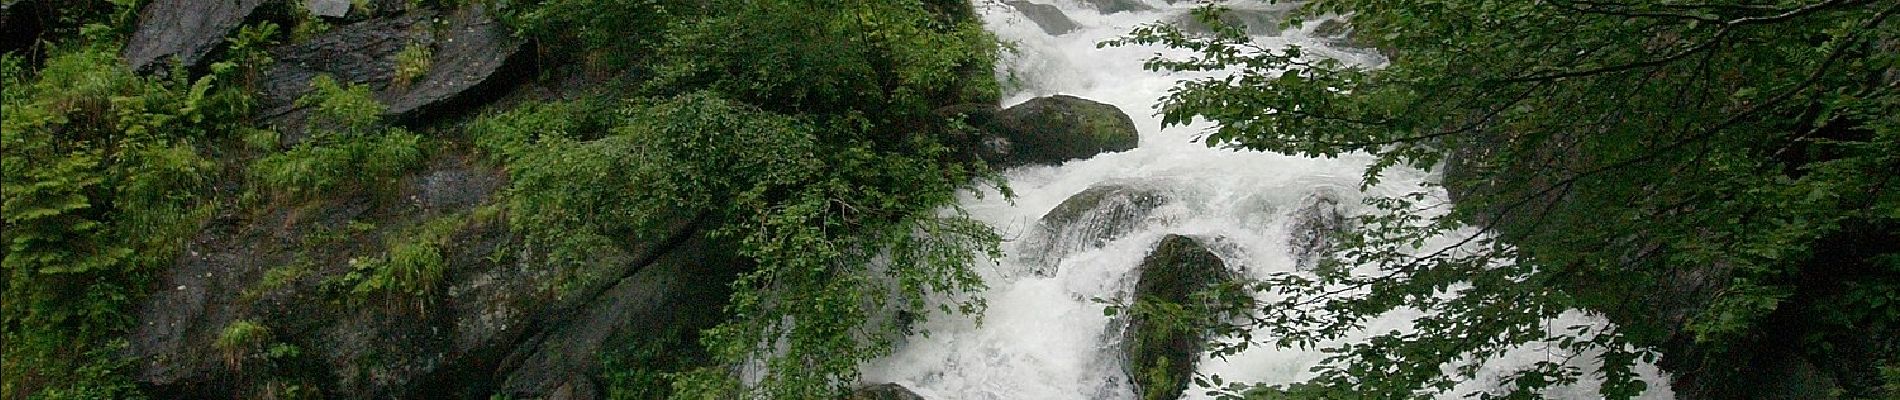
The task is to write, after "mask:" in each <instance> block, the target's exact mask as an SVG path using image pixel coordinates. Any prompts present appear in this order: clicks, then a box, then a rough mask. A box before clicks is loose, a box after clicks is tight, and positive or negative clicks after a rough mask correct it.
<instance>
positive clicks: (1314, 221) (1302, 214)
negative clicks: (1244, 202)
mask: <svg viewBox="0 0 1900 400" xmlns="http://www.w3.org/2000/svg"><path fill="white" fill-rule="evenodd" d="M1303 204H1304V205H1302V206H1300V209H1299V210H1296V211H1294V212H1293V226H1292V229H1291V232H1288V237H1287V248H1288V249H1291V250H1292V251H1293V262H1294V266H1295V268H1298V269H1299V270H1301V271H1311V270H1313V269H1314V268H1315V267H1317V266H1318V265H1319V261H1320V259H1321V258H1323V257H1325V256H1326V253H1327V252H1331V251H1332V250H1333V248H1334V246H1336V245H1337V244H1338V243H1337V242H1338V236H1339V235H1340V234H1342V233H1344V232H1345V231H1346V229H1348V228H1349V225H1347V223H1348V221H1347V219H1346V215H1345V214H1343V213H1341V212H1340V211H1339V198H1338V195H1335V194H1333V193H1329V192H1320V193H1314V194H1313V195H1310V196H1307V197H1306V200H1305V201H1304V202H1303Z"/></svg>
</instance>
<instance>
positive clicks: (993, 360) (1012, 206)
mask: <svg viewBox="0 0 1900 400" xmlns="http://www.w3.org/2000/svg"><path fill="white" fill-rule="evenodd" d="M1033 1H1034V2H1033V3H1031V2H1024V1H1021V0H1012V1H1010V2H1007V3H997V2H988V1H981V2H979V4H978V9H979V12H980V13H982V14H983V16H984V19H985V23H986V24H987V25H988V27H989V28H990V29H991V30H992V31H993V32H996V34H997V35H998V36H1000V37H1001V38H1002V39H1003V40H1005V41H1007V42H1010V43H1013V44H1014V48H1015V51H1014V52H1012V53H1010V54H1008V55H1006V56H1005V62H1004V64H1005V66H1004V68H1005V71H1003V73H1004V76H1005V80H1006V85H1008V86H1006V87H1007V88H1009V91H1010V92H1009V93H1007V94H1006V99H1005V101H1004V103H1005V104H1004V106H1008V105H1013V104H1016V103H1021V102H1023V101H1026V100H1028V99H1030V98H1034V97H1037V96H1045V95H1054V94H1068V95H1075V96H1079V97H1082V98H1086V99H1091V100H1095V101H1100V102H1104V103H1109V104H1113V105H1115V106H1117V107H1119V108H1121V109H1122V110H1123V111H1125V112H1127V113H1128V114H1129V116H1130V117H1132V118H1133V119H1134V121H1135V123H1136V125H1137V127H1138V129H1139V130H1140V134H1141V140H1140V147H1139V148H1137V149H1135V150H1131V151H1127V152H1120V153H1109V154H1102V155H1099V156H1096V157H1093V158H1090V159H1086V160H1076V161H1070V162H1067V163H1064V164H1061V165H1056V166H1029V167H1018V168H1014V169H1011V170H1009V171H1008V172H1007V173H1006V176H1007V178H1008V180H1009V185H1010V187H1011V189H1013V190H1014V192H1015V193H1016V195H1017V196H1016V197H1015V198H1014V199H1013V201H1011V200H1005V199H1003V198H1002V197H1001V196H997V195H994V194H990V195H985V196H980V197H978V196H972V197H970V198H968V199H966V200H965V201H964V206H965V207H966V209H967V210H968V211H969V212H970V213H971V214H972V215H973V216H974V217H976V218H978V219H980V220H983V221H986V222H988V223H989V224H991V225H992V226H993V227H995V228H996V229H997V230H998V231H999V232H1000V233H1002V234H1003V236H1004V238H1005V240H1006V241H1007V242H1005V243H1004V249H1005V250H1006V252H1007V253H1008V255H1007V256H1006V257H1005V258H1004V259H1002V260H997V261H998V263H999V264H1000V265H999V266H998V267H997V268H994V269H990V268H988V267H987V266H985V269H986V271H985V279H986V280H987V282H988V284H989V287H990V288H989V289H988V290H987V291H986V292H985V293H983V296H984V298H986V299H987V301H988V303H989V308H988V311H987V312H986V313H985V314H984V315H983V316H982V318H981V320H980V321H977V320H973V319H971V318H965V317H959V316H943V315H938V316H937V317H935V318H932V319H931V320H930V321H928V322H927V323H925V324H923V325H922V326H920V327H919V328H921V329H920V330H922V331H928V332H929V333H930V334H929V335H928V336H925V335H913V336H912V337H909V338H906V339H905V340H904V341H903V342H902V343H900V344H899V346H898V348H897V349H896V354H894V355H892V356H890V357H886V358H883V359H880V360H876V361H873V362H871V363H868V364H867V365H865V366H864V373H865V378H864V381H865V382H867V383H877V382H896V383H899V384H902V385H904V386H907V387H909V388H911V389H913V390H914V391H916V392H917V393H918V394H921V395H923V397H924V398H926V399H932V400H956V399H969V400H988V399H1048V400H1058V399H1133V398H1134V392H1133V388H1132V387H1131V386H1130V384H1129V383H1128V382H1127V377H1126V375H1125V373H1124V372H1123V371H1122V368H1121V363H1120V360H1119V358H1118V357H1119V356H1120V354H1119V352H1120V347H1119V343H1118V341H1119V340H1120V333H1119V331H1118V330H1119V327H1118V326H1117V325H1116V323H1115V321H1114V318H1112V317H1110V316H1107V315H1105V314H1104V312H1103V311H1104V310H1103V309H1104V307H1105V305H1104V304H1103V303H1102V302H1100V301H1098V299H1100V300H1107V301H1117V300H1120V299H1122V298H1123V297H1125V296H1127V294H1128V291H1129V290H1130V289H1131V288H1132V287H1133V286H1134V279H1135V278H1134V274H1133V273H1132V272H1134V270H1135V268H1136V266H1137V264H1139V263H1140V262H1141V260H1142V258H1143V257H1144V256H1145V255H1146V254H1147V252H1148V251H1149V250H1150V249H1153V248H1154V246H1155V244H1156V243H1157V242H1158V241H1159V240H1160V239H1161V238H1162V237H1163V236H1164V235H1168V234H1181V235H1189V236H1194V237H1200V238H1204V239H1206V240H1207V241H1209V242H1211V243H1212V245H1211V246H1210V247H1211V249H1212V250H1213V251H1214V252H1216V253H1217V254H1218V255H1219V256H1220V257H1221V258H1222V259H1223V260H1225V261H1226V262H1227V264H1229V265H1230V266H1235V267H1237V269H1238V270H1239V272H1241V273H1243V274H1248V275H1250V276H1254V277H1265V276H1267V274H1271V273H1276V272H1286V271H1293V270H1294V269H1295V268H1296V265H1297V264H1298V263H1299V261H1298V260H1297V258H1298V257H1296V256H1295V255H1294V249H1293V248H1292V247H1294V246H1291V245H1289V242H1297V241H1298V240H1299V238H1297V237H1295V235H1296V234H1295V233H1294V232H1293V231H1294V228H1293V226H1294V225H1296V222H1295V220H1296V218H1294V216H1295V215H1297V214H1299V213H1300V212H1301V210H1302V209H1303V208H1310V206H1311V205H1312V204H1314V200H1313V199H1314V198H1316V197H1329V198H1334V199H1333V200H1336V203H1337V204H1338V207H1339V208H1340V210H1339V211H1340V212H1342V213H1345V214H1352V213H1354V212H1356V211H1359V210H1360V209H1362V208H1364V206H1362V205H1360V204H1361V203H1360V200H1361V199H1362V198H1363V197H1364V196H1385V195H1397V194H1403V193H1410V192H1414V191H1418V190H1423V189H1424V186H1422V183H1423V182H1425V181H1426V180H1427V179H1430V178H1431V177H1430V174H1429V173H1428V172H1425V171H1415V170H1409V169H1405V168H1394V169H1392V170H1390V172H1388V174H1387V176H1386V177H1385V178H1384V179H1383V181H1382V182H1383V183H1382V184H1380V185H1378V186H1375V187H1372V188H1370V189H1369V190H1367V191H1365V192H1361V191H1360V190H1359V189H1358V186H1359V184H1360V176H1361V171H1362V168H1363V167H1364V166H1365V165H1367V164H1368V163H1369V162H1370V161H1371V160H1370V159H1369V157H1364V156H1356V155H1348V156H1344V157H1340V158H1337V159H1315V158H1302V157H1293V156H1284V155H1279V154H1271V153H1260V152H1242V151H1234V150H1226V149H1215V148H1209V147H1207V146H1206V145H1205V144H1203V143H1201V142H1199V141H1197V140H1195V139H1197V137H1198V135H1199V134H1201V132H1203V131H1205V130H1206V129H1207V128H1208V126H1183V127H1171V128H1168V129H1162V128H1161V123H1160V119H1159V118H1158V117H1157V116H1156V115H1155V113H1156V109H1155V104H1156V102H1157V100H1158V98H1160V97H1161V96H1162V95H1164V94H1166V93H1167V91H1168V89H1170V88H1171V87H1173V86H1174V85H1175V84H1176V82H1179V81H1181V80H1184V79H1192V78H1196V77H1200V76H1205V75H1195V74H1168V73H1159V72H1150V71H1145V70H1143V69H1142V67H1141V65H1142V62H1143V61H1144V60H1145V59H1146V58H1148V57H1150V56H1152V55H1155V54H1157V53H1161V54H1172V53H1175V52H1177V51H1175V50H1171V49H1165V48H1151V47H1149V48H1143V47H1125V48H1097V46H1096V43H1098V42H1101V41H1103V40H1106V39H1110V38H1114V37H1117V36H1120V35H1123V34H1125V33H1127V32H1128V31H1129V30H1131V29H1133V28H1135V27H1137V26H1138V25H1141V24H1144V23H1149V22H1154V21H1163V20H1169V21H1172V20H1181V19H1185V18H1188V17H1187V13H1188V11H1189V10H1191V9H1192V8H1193V7H1194V5H1195V4H1196V3H1198V2H1192V1H1179V2H1178V3H1181V4H1168V3H1166V2H1164V1H1161V0H1155V1H1151V2H1147V3H1142V2H1141V0H1086V1H1085V0H1033ZM1011 3H1014V4H1011ZM1103 5H1122V6H1127V5H1134V6H1135V7H1121V8H1138V9H1136V10H1129V11H1122V12H1115V13H1104V12H1103V11H1102V9H1103V8H1108V7H1104V6H1103ZM1051 6H1053V7H1051ZM1232 6H1234V7H1237V8H1246V9H1248V10H1249V11H1248V13H1247V14H1246V15H1248V16H1251V17H1252V18H1250V19H1253V20H1256V21H1262V20H1268V19H1271V18H1273V17H1274V16H1276V15H1284V12H1285V11H1286V10H1288V9H1289V8H1288V7H1289V6H1287V5H1284V4H1267V3H1265V2H1261V3H1246V2H1234V3H1233V4H1232ZM1140 8H1145V9H1140ZM1037 9H1039V10H1040V11H1037V13H1046V12H1048V11H1049V10H1051V9H1053V10H1059V11H1060V12H1061V14H1062V15H1063V16H1065V17H1066V19H1067V20H1068V21H1069V22H1072V24H1071V25H1068V26H1061V24H1059V23H1058V24H1056V25H1057V26H1054V27H1055V28H1070V29H1057V30H1058V31H1062V30H1066V31H1067V32H1066V33H1061V34H1056V35H1051V34H1049V33H1047V32H1045V30H1044V28H1043V27H1042V26H1039V25H1038V23H1037V22H1036V21H1034V20H1032V19H1031V16H1030V15H1029V14H1026V13H1024V11H1023V10H1037ZM1047 17H1048V15H1042V16H1038V18H1047ZM1058 22H1060V21H1058ZM1312 25H1315V24H1309V27H1307V28H1302V29H1294V30H1289V31H1286V32H1273V30H1272V29H1256V30H1255V31H1254V32H1253V33H1255V34H1258V35H1259V37H1258V40H1259V41H1260V42H1261V43H1263V44H1266V45H1269V46H1276V45H1285V44H1288V43H1298V44H1301V45H1302V46H1303V47H1307V48H1309V49H1312V50H1313V51H1321V52H1326V54H1329V55H1331V56H1334V57H1339V58H1342V59H1345V60H1348V61H1350V62H1360V63H1373V62H1379V61H1380V60H1378V59H1377V57H1378V56H1377V55H1376V54H1374V53H1372V52H1368V51H1359V50H1351V49H1337V48H1333V47H1329V46H1328V45H1327V43H1328V42H1327V41H1326V40H1323V39H1319V38H1313V37H1310V36H1317V35H1312V34H1310V32H1312V31H1314V29H1315V28H1313V27H1312ZM1100 186H1118V187H1126V188H1137V189H1129V190H1135V191H1139V192H1140V194H1139V195H1137V196H1136V197H1134V198H1133V200H1128V201H1126V202H1125V203H1127V204H1124V205H1123V206H1120V207H1109V208H1113V209H1114V210H1111V211H1112V212H1113V213H1118V214H1117V215H1107V216H1103V215H1094V216H1086V217H1087V218H1092V219H1091V221H1092V222H1091V224H1098V225H1099V224H1116V226H1108V227H1103V226H1096V225H1091V226H1090V227H1088V228H1089V229H1092V230H1095V231H1112V232H1113V233H1115V235H1114V236H1113V237H1111V238H1109V239H1107V240H1103V241H1100V243H1082V242H1077V241H1076V240H1077V239H1074V238H1072V237H1073V236H1076V235H1071V234H1065V233H1062V232H1052V231H1049V230H1048V229H1046V227H1039V226H1038V220H1040V219H1041V218H1042V217H1043V216H1044V214H1045V213H1048V212H1049V211H1051V210H1052V209H1055V208H1056V207H1057V206H1058V205H1059V204H1061V203H1063V202H1064V201H1065V200H1067V199H1069V198H1070V197H1071V196H1073V195H1076V194H1078V193H1082V192H1084V191H1086V190H1089V189H1090V188H1093V187H1100ZM1155 199H1160V200H1155ZM1130 204H1132V205H1130ZM1135 205H1138V206H1135ZM1123 214H1125V215H1123ZM1108 217H1114V218H1113V219H1115V221H1106V222H1104V221H1103V220H1102V219H1101V218H1108ZM1052 251H1054V252H1057V253H1060V254H1051V252H1052ZM1026 271H1031V272H1033V273H1029V272H1026ZM1572 314H1576V315H1567V316H1565V317H1564V318H1562V320H1563V321H1561V323H1566V324H1576V323H1595V324H1602V323H1603V322H1602V321H1600V320H1597V319H1591V318H1586V317H1584V316H1583V315H1582V314H1581V313H1572ZM1403 321H1404V318H1400V317H1393V318H1383V319H1380V320H1378V321H1375V323H1374V326H1373V327H1372V328H1373V329H1378V330H1389V329H1404V324H1403ZM1518 353H1522V354H1510V355H1507V356H1506V357H1504V359H1502V360H1499V361H1497V362H1496V363H1494V364H1497V367H1496V368H1493V367H1489V366H1488V367H1487V371H1501V370H1502V368H1505V367H1509V366H1511V365H1522V363H1524V362H1529V361H1531V360H1533V359H1534V360H1543V359H1544V357H1546V356H1547V355H1546V353H1543V352H1540V351H1537V350H1536V349H1524V351H1521V352H1518ZM1321 358H1322V354H1320V353H1318V352H1315V351H1296V350H1282V349H1273V348H1262V347H1256V348H1253V349H1250V350H1248V351H1247V352H1244V353H1241V354H1238V355H1236V356H1233V357H1229V358H1227V359H1205V358H1204V359H1203V360H1202V361H1201V363H1200V364H1199V366H1198V368H1199V371H1200V372H1202V373H1213V374H1219V375H1220V376H1222V377H1223V378H1225V379H1226V380H1228V381H1243V382H1264V383H1288V382H1294V381H1299V380H1304V379H1307V378H1310V377H1311V376H1312V373H1311V372H1308V369H1309V368H1310V367H1312V366H1313V365H1315V364H1317V363H1318V362H1319V360H1320V359H1321ZM1582 359H1587V357H1579V360H1582ZM1639 368H1640V370H1642V371H1644V375H1646V379H1647V380H1648V381H1649V382H1650V387H1651V390H1650V391H1649V392H1648V393H1647V394H1645V398H1655V399H1666V398H1670V397H1672V396H1671V395H1670V394H1669V393H1668V390H1667V384H1666V382H1667V381H1666V380H1663V379H1662V378H1660V374H1659V373H1658V372H1656V371H1655V369H1654V367H1652V366H1647V365H1645V366H1641V367H1639ZM1478 382H1480V383H1481V384H1488V382H1489V381H1488V380H1486V376H1483V375H1481V376H1480V377H1479V381H1478ZM1485 389H1488V388H1486V387H1465V388H1460V389H1459V390H1460V391H1466V392H1468V391H1472V390H1485ZM1547 395H1549V396H1551V397H1553V398H1564V399H1583V398H1594V397H1596V396H1595V389H1594V387H1591V386H1590V385H1588V384H1584V385H1578V387H1571V388H1562V389H1557V390H1553V391H1552V392H1549V393H1547ZM1448 397H1449V398H1457V397H1459V394H1458V393H1453V394H1451V395H1450V396H1448ZM1186 398H1190V399H1196V398H1206V397H1205V396H1204V395H1202V394H1201V390H1196V389H1195V388H1190V389H1189V390H1188V393H1187V396H1186Z"/></svg>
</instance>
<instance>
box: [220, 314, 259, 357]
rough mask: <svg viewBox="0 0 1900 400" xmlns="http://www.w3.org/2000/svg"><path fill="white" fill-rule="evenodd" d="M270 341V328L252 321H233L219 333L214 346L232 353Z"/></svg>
mask: <svg viewBox="0 0 1900 400" xmlns="http://www.w3.org/2000/svg"><path fill="white" fill-rule="evenodd" d="M267 340H270V328H266V327H264V325H263V324H259V323H257V321H252V320H237V321H231V323H230V324H228V325H225V326H224V330H220V331H218V341H217V342H214V343H213V344H212V346H216V347H217V348H218V349H219V350H225V351H231V350H240V349H245V348H249V347H258V346H260V345H262V344H263V343H264V342H265V341H267Z"/></svg>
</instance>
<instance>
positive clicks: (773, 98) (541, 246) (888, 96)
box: [469, 0, 1000, 399]
mask: <svg viewBox="0 0 1900 400" xmlns="http://www.w3.org/2000/svg"><path fill="white" fill-rule="evenodd" d="M503 14H504V19H506V20H508V21H509V22H510V23H511V24H512V25H514V26H516V27H517V29H520V30H521V31H522V32H523V33H524V34H525V35H526V36H529V37H533V38H537V39H540V40H541V42H542V45H543V46H563V45H571V46H573V47H575V48H565V47H557V50H554V52H556V53H572V54H578V55H580V57H583V58H586V59H588V60H590V61H593V64H594V65H595V66H606V67H625V68H629V69H630V70H631V71H633V73H629V74H626V75H628V76H633V77H636V78H635V80H636V81H634V82H627V83H628V84H634V85H636V86H637V87H639V88H640V90H638V91H637V93H641V94H642V95H645V96H648V97H646V98H644V99H640V100H633V101H630V102H628V104H627V105H624V106H620V105H614V104H612V103H611V102H604V101H596V100H583V101H574V102H563V103H549V104H539V105H531V106H527V107H523V108H521V109H519V110H516V111H511V112H507V113H501V114H495V115H490V116H487V117H484V118H482V119H481V120H479V121H477V122H475V123H474V124H472V126H471V129H470V130H469V133H470V136H471V137H472V138H473V139H474V142H475V143H476V145H477V146H478V147H480V148H482V149H483V150H484V151H485V152H486V153H488V155H489V156H490V157H491V159H493V160H495V161H497V162H500V163H502V164H503V166H504V168H505V169H506V170H507V171H508V172H509V175H510V178H511V180H512V183H511V184H512V186H511V187H510V188H509V190H508V194H507V197H508V208H509V218H510V221H509V222H510V226H512V227H513V228H514V229H516V230H517V231H520V232H523V233H524V236H525V243H524V244H525V247H526V249H527V250H528V251H527V252H526V253H527V254H531V257H532V258H533V260H532V262H536V263H540V264H542V265H546V266H548V267H550V268H552V269H554V270H555V271H559V273H560V274H561V275H563V277H562V278H560V279H559V280H560V281H561V282H560V283H558V284H557V285H556V286H557V288H556V290H555V292H556V294H560V293H561V292H563V291H564V289H563V288H572V287H576V286H577V285H578V284H579V283H582V282H586V281H587V280H589V279H594V278H595V277H593V276H591V271H597V270H600V268H599V267H597V266H591V265H590V264H591V263H595V262H598V261H599V260H600V259H601V258H602V255H603V254H608V253H613V252H625V251H627V250H628V249H627V244H628V243H650V242H652V241H656V240H661V239H664V238H665V237H666V236H667V234H668V233H669V232H670V231H671V229H672V228H673V227H675V226H678V225H679V224H681V223H683V222H686V221H695V222H697V223H698V224H699V225H700V226H703V227H707V228H709V229H710V230H711V231H713V232H714V234H715V240H718V241H722V242H726V243H731V244H732V245H734V246H736V247H737V250H738V252H739V253H740V254H741V255H743V256H745V257H746V258H748V259H749V260H750V261H751V262H752V263H754V264H756V268H755V269H754V270H752V271H750V272H748V273H746V274H744V275H743V276H742V277H741V278H740V279H739V280H738V281H737V282H735V283H734V288H735V292H736V294H735V295H734V296H733V298H732V302H731V304H730V305H729V306H728V309H727V310H726V311H727V315H728V316H730V317H732V320H730V321H728V322H727V323H725V324H722V325H721V326H720V327H718V328H715V329H712V330H710V331H708V332H706V333H705V334H704V335H703V340H702V342H703V344H704V345H705V346H707V348H708V349H707V350H709V351H710V352H711V353H712V358H713V360H714V361H716V363H717V365H715V366H709V367H705V368H699V369H695V370H693V371H691V372H689V373H686V374H682V375H677V376H674V377H673V378H671V379H670V380H669V382H670V383H671V385H672V387H673V388H674V389H675V394H676V395H678V396H679V397H682V398H718V399H730V398H825V397H835V396H836V395H838V394H840V393H841V392H842V391H843V389H845V386H846V385H848V384H850V383H852V382H853V381H854V379H855V378H856V376H857V366H858V364H860V363H861V362H863V361H864V360H868V359H870V358H874V357H878V356H880V355H882V354H886V353H888V352H889V350H890V342H889V338H890V337H893V336H894V335H895V334H896V332H898V326H897V322H896V321H883V322H879V321H871V320H870V315H871V310H874V309H878V308H880V307H886V306H890V307H894V308H898V309H902V310H906V311H910V312H914V313H916V314H920V315H922V314H928V311H929V310H926V309H925V308H927V304H929V303H928V302H926V301H925V300H924V299H925V296H926V295H931V294H942V295H946V296H952V297H957V296H961V295H967V294H969V293H971V292H972V291H974V290H976V289H978V288H980V287H981V286H980V285H981V283H980V282H979V281H978V279H977V277H976V275H975V274H974V273H973V272H972V271H971V270H970V269H969V268H970V265H969V264H970V263H971V262H973V261H975V259H976V258H977V257H980V256H982V255H984V254H989V255H991V256H994V255H995V254H994V253H995V251H996V247H995V246H996V243H997V242H998V241H999V240H1000V239H999V238H998V237H996V235H995V233H994V232H991V231H990V229H989V228H988V227H987V226H984V225H983V224H981V223H978V222H975V221H972V220H969V219H967V218H963V217H962V216H961V214H960V213H957V212H954V211H955V210H954V209H952V210H950V211H952V212H949V213H946V212H944V211H945V210H943V208H944V207H951V206H954V204H955V202H956V196H955V195H956V193H958V192H959V191H960V190H963V189H966V188H969V187H970V185H972V184H974V183H975V182H974V181H973V180H974V179H977V178H980V177H983V176H985V172H983V171H981V170H977V169H972V168H968V167H967V166H964V165H959V164H957V163H955V162H952V161H949V160H951V159H952V157H951V155H950V154H949V151H948V150H947V149H946V148H944V147H943V145H942V144H941V143H940V142H939V139H938V136H939V135H941V134H943V133H945V131H946V130H947V129H948V128H946V127H947V126H949V125H951V124H948V123H947V122H946V121H943V120H942V119H941V118H940V117H938V116H937V115H935V114H934V112H933V111H934V110H936V109H937V108H939V107H942V106H945V105H950V104H957V103H966V102H978V103H988V102H994V101H996V96H997V94H996V91H997V89H996V83H995V82H994V79H993V77H992V75H991V74H992V71H993V66H994V62H995V58H996V54H995V53H996V50H997V44H996V42H995V40H994V38H992V37H991V36H989V34H988V33H986V32H984V31H983V30H982V28H981V25H980V23H979V21H977V20H976V19H975V17H974V13H973V12H971V10H970V9H969V6H968V5H967V4H964V3H962V2H945V1H928V2H925V1H897V2H887V1H784V0H775V1H737V0H732V1H725V0H721V1H712V2H698V1H690V2H689V1H678V2H675V1H664V0H661V1H635V2H617V1H600V0H551V1H542V2H538V3H533V4H523V5H519V6H517V7H513V8H511V9H508V10H504V11H503ZM644 54H653V55H654V56H652V57H646V58H645V59H639V60H635V59H627V58H622V57H626V56H629V55H644ZM958 298H961V299H962V300H961V301H959V302H956V303H953V305H954V307H946V309H944V310H941V311H946V312H976V311H978V310H980V309H981V307H982V303H981V302H980V301H978V300H976V299H971V298H966V297H958ZM773 344H778V347H777V349H779V350H773V347H772V346H774V345H773ZM752 360H758V361H760V362H763V363H764V365H765V368H764V370H765V371H766V372H765V373H763V375H761V377H762V379H761V380H760V381H758V382H757V383H756V384H751V385H741V384H740V383H739V380H738V375H737V371H738V369H737V368H738V366H740V365H744V364H746V363H748V362H751V361H752ZM648 372H651V371H648ZM629 373H634V371H629ZM626 378H627V380H628V381H629V382H635V381H637V382H641V383H639V384H638V385H636V386H639V387H644V388H648V389H650V388H651V387H652V385H657V384H658V383H656V382H659V381H658V380H654V379H649V378H653V376H650V375H637V374H636V375H629V376H627V377H626ZM639 393H643V394H646V393H651V392H639Z"/></svg>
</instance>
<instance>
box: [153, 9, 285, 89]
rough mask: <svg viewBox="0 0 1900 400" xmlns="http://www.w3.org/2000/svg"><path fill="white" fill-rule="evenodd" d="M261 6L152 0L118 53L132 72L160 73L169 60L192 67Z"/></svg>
mask: <svg viewBox="0 0 1900 400" xmlns="http://www.w3.org/2000/svg"><path fill="white" fill-rule="evenodd" d="M263 4H264V0H155V1H153V2H151V4H146V5H145V8H144V10H143V11H141V12H140V13H139V23H138V30H137V31H135V32H133V33H132V39H131V40H130V41H128V42H126V44H125V51H123V52H121V53H120V54H121V56H123V57H125V63H126V65H127V66H130V67H131V68H132V70H134V71H141V72H151V71H155V70H160V69H163V68H164V67H165V66H166V65H167V64H168V63H169V62H170V61H171V60H172V59H177V60H178V62H179V63H181V64H184V65H185V66H186V67H196V66H198V65H199V63H202V62H204V61H205V56H206V55H209V54H211V51H212V50H214V49H216V48H217V47H218V46H219V45H220V44H223V43H224V38H225V37H226V36H229V35H230V33H231V30H232V29H237V27H238V26H239V25H243V24H244V20H245V19H248V18H250V16H251V14H252V13H253V12H256V11H257V9H258V6H260V5H263Z"/></svg>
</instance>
